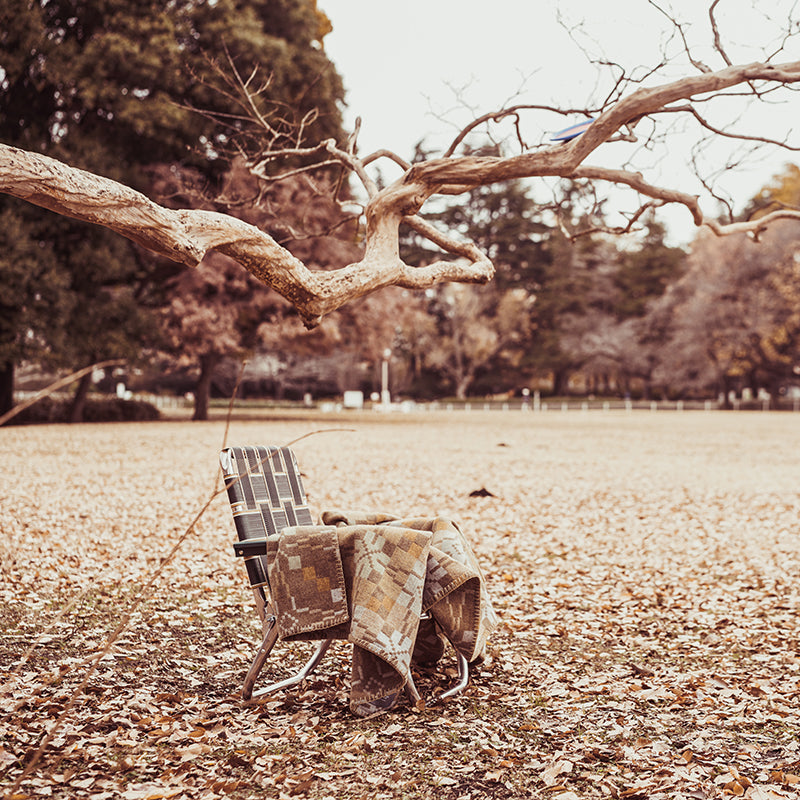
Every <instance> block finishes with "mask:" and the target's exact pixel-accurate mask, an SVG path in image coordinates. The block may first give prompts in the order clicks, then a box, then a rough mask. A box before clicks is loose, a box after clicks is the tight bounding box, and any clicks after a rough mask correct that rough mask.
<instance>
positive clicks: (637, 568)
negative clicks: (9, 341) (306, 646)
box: [0, 411, 800, 800]
mask: <svg viewBox="0 0 800 800" xmlns="http://www.w3.org/2000/svg"><path fill="white" fill-rule="evenodd" d="M332 428H336V429H338V430H330V431H328V432H324V433H319V434H317V435H314V436H311V437H309V438H305V439H302V440H301V441H299V442H297V444H295V445H294V449H295V452H296V453H297V456H298V460H299V462H300V465H301V468H302V471H303V473H304V475H305V482H306V488H307V490H308V492H309V495H310V500H311V502H312V505H313V506H314V507H315V508H316V509H320V510H321V509H330V508H347V509H353V508H358V509H369V510H386V511H393V512H398V513H401V514H404V515H406V514H420V515H424V516H432V515H438V514H445V515H451V516H453V517H455V518H456V519H458V520H460V521H461V522H462V524H463V526H464V528H465V530H466V531H467V533H468V535H469V537H470V539H471V540H472V542H473V546H474V549H475V551H476V553H477V554H478V557H479V559H480V561H481V563H482V565H483V566H484V569H485V572H486V575H487V582H488V586H489V590H490V593H491V595H492V597H493V600H494V603H495V607H496V609H497V611H498V614H499V616H500V619H501V628H500V630H499V631H498V632H497V633H496V634H495V636H494V637H493V639H492V641H491V642H490V651H489V654H488V657H487V659H486V661H485V663H484V664H483V665H482V667H481V668H480V671H479V673H478V674H476V675H475V677H474V680H473V682H472V685H471V686H470V688H469V689H468V691H467V692H466V694H465V695H463V696H462V697H460V698H457V699H455V700H453V701H451V702H449V703H448V704H446V705H433V706H431V707H429V708H428V709H427V710H425V711H422V712H419V711H412V710H411V709H410V708H409V707H408V706H405V705H404V706H401V707H400V708H398V709H397V710H395V711H393V712H391V713H389V714H388V715H386V716H382V717H377V718H373V719H368V720H363V719H357V718H355V717H353V716H352V715H351V714H350V712H349V710H348V708H347V684H346V679H347V670H346V668H344V669H342V664H343V663H346V660H347V651H346V649H345V648H344V647H342V648H340V649H339V650H337V652H336V653H335V654H334V656H335V657H333V658H331V657H329V658H328V659H327V660H326V661H325V662H324V667H323V668H322V669H321V670H320V671H319V673H318V675H317V677H315V678H314V679H313V680H311V681H310V682H309V684H308V685H307V686H306V687H303V688H302V689H300V690H299V691H295V692H293V693H289V694H282V695H276V696H275V697H273V698H271V699H270V700H268V701H265V702H263V703H261V704H258V705H254V706H244V705H242V704H241V702H240V700H239V698H238V696H237V693H238V692H239V689H240V686H241V681H242V678H243V676H244V673H245V671H246V669H247V666H248V664H249V661H250V658H251V657H252V652H253V647H254V644H255V643H256V642H257V641H258V640H259V626H258V623H257V618H256V615H255V612H254V611H253V608H252V594H251V592H250V590H249V589H248V588H247V586H246V582H245V579H244V575H243V570H242V565H241V563H240V562H238V561H236V560H235V559H234V557H233V553H232V549H231V547H230V545H231V542H232V540H233V526H232V522H231V518H230V511H229V508H228V504H227V500H226V499H225V497H224V495H220V496H218V497H217V498H216V499H215V500H214V501H213V502H212V503H211V505H210V507H209V508H208V510H207V511H206V512H205V514H204V515H203V516H202V518H201V519H200V520H199V522H198V524H197V525H196V527H195V528H194V530H193V531H192V533H191V534H190V535H189V536H187V537H186V539H185V541H184V542H183V543H182V545H181V546H180V548H179V549H178V551H177V553H176V555H175V557H174V558H173V559H172V560H171V561H169V562H168V563H166V565H164V566H163V567H162V569H161V572H160V573H159V574H157V575H156V578H155V580H154V581H153V583H152V586H151V587H150V588H145V591H144V592H142V588H143V587H145V585H146V584H147V582H148V580H149V579H150V578H151V576H153V574H154V572H155V571H156V570H158V569H159V567H160V565H162V561H163V559H164V558H165V557H166V556H167V555H168V554H169V552H170V549H171V548H172V547H173V545H174V544H175V543H176V542H177V541H178V540H179V538H180V537H181V536H182V535H183V534H184V532H185V531H186V530H187V527H188V526H189V524H190V523H191V521H192V520H193V518H194V517H195V516H196V514H197V513H198V511H199V510H200V509H201V508H202V507H203V505H204V504H205V503H206V501H207V500H208V498H209V496H210V495H211V493H212V492H213V491H214V489H215V486H217V485H218V484H217V477H216V465H217V452H218V450H219V449H220V447H221V445H222V443H223V438H224V431H225V424H224V422H223V421H212V422H209V423H188V422H162V423H152V424H151V423H146V424H128V425H116V424H109V425H97V426H93V427H92V426H74V427H70V426H44V427H29V428H23V427H19V428H6V429H3V430H0V452H2V459H0V487H2V488H0V532H1V533H2V536H0V557H1V559H2V560H1V561H0V569H1V570H2V580H1V581H0V632H1V633H0V635H1V636H2V639H1V641H0V681H2V683H3V687H2V694H0V771H2V777H1V778H0V790H2V791H3V792H5V793H7V794H9V795H11V796H14V797H18V798H23V797H52V798H62V797H70V798H95V800H106V799H107V800H114V799H115V798H123V799H124V800H138V799H139V798H153V800H155V798H161V797H176V798H184V797H185V798H208V799H209V800H210V799H211V798H221V797H231V798H248V797H290V796H294V797H309V798H353V797H376V798H433V797H435V798H437V799H438V800H456V799H457V798H464V800H466V798H475V799H476V800H477V798H484V797H497V798H505V797H508V798H523V797H547V798H561V800H574V798H576V797H577V798H602V797H616V798H681V797H692V798H713V797H725V796H744V797H750V798H783V797H797V796H798V791H799V790H800V740H799V739H798V731H800V618H798V610H799V609H800V586H799V585H798V575H800V536H798V532H799V531H798V529H799V528H800V513H799V512H800V457H798V450H799V449H800V415H796V414H772V413H764V414H761V413H758V414H746V415H744V414H732V413H724V412H702V411H698V412H683V413H666V412H665V413H658V414H651V413H648V412H641V413H633V414H624V413H616V412H610V413H592V414H580V413H575V414H555V413H553V414H546V415H545V414H536V415H534V414H522V413H519V412H512V413H502V412H495V413H483V412H475V411H473V412H471V413H453V414H447V413H444V412H441V413H434V414H431V413H428V414H424V415H419V416H416V415H401V414H396V415H381V414H352V415H350V414H340V415H335V416H331V417H330V418H327V419H320V418H315V417H313V416H305V415H302V414H293V415H287V416H286V417H285V418H283V419H278V418H273V419H269V420H268V419H264V420H248V421H236V420H234V421H233V422H232V423H231V427H230V431H229V434H228V443H229V444H245V443H275V444H284V443H287V442H289V441H291V440H293V439H295V438H297V437H300V436H302V435H303V434H307V433H310V432H312V431H317V430H321V429H332ZM342 428H348V429H350V430H341V429H342ZM481 488H485V489H487V490H488V491H489V492H490V493H491V495H493V496H485V497H470V496H469V495H470V492H472V491H473V490H477V489H481ZM137 597H138V598H139V600H138V601H137V602H138V605H135V606H134V605H133V603H134V601H136V600H137ZM120 622H122V623H126V624H125V626H124V628H123V629H122V630H120V631H119V632H118V634H117V635H116V639H115V642H114V645H113V647H112V648H111V649H110V650H109V652H108V653H107V654H106V655H105V656H104V657H103V658H102V660H100V661H99V663H98V665H97V668H96V670H95V671H94V672H93V673H91V674H88V673H87V669H89V667H90V663H91V659H92V658H93V657H94V656H96V655H98V654H99V653H101V652H102V649H103V647H104V645H105V644H106V643H107V642H108V640H109V637H110V636H111V635H112V633H114V631H115V628H117V627H118V626H119V624H120ZM34 645H35V647H33V648H32V646H34ZM31 648H32V649H31ZM281 652H285V651H283V650H282V651H281ZM276 666H277V668H278V669H282V668H285V666H286V660H285V659H282V660H281V661H280V663H278V664H277V665H276ZM443 666H444V667H447V666H449V664H445V665H443ZM87 675H88V681H86V685H85V686H84V687H83V689H82V691H81V692H80V693H77V694H76V691H75V690H76V687H78V686H79V685H80V684H81V682H82V681H83V680H84V679H85V677H86V676H87ZM448 680H449V678H448V676H447V675H446V674H439V673H436V672H434V673H430V674H426V675H421V676H420V678H419V682H418V686H419V687H420V688H421V690H422V691H423V694H426V695H427V696H429V697H430V696H431V694H433V693H434V691H435V690H437V689H438V687H439V686H440V685H443V684H444V683H446V682H447V681H448ZM71 703H72V705H70V704H71ZM48 731H54V736H53V737H52V740H51V741H49V743H47V746H46V747H44V749H42V747H41V744H42V741H43V737H44V736H45V735H46V734H47V732H48ZM36 758H38V759H39V760H38V763H37V764H36V765H35V767H34V768H33V769H30V770H29V772H28V774H26V775H25V777H24V779H23V780H22V781H20V780H19V777H20V774H21V771H22V770H23V768H24V767H25V765H26V764H29V763H30V762H31V760H32V759H36Z"/></svg>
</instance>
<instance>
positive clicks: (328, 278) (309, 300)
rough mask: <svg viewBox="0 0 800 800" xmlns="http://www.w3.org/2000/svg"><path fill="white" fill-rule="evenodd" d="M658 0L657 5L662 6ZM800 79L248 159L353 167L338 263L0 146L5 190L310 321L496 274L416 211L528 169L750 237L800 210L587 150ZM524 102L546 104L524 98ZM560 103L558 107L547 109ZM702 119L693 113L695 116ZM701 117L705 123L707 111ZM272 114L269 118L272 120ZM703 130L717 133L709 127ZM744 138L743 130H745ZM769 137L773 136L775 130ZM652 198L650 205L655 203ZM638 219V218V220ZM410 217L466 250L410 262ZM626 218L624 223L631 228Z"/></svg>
mask: <svg viewBox="0 0 800 800" xmlns="http://www.w3.org/2000/svg"><path fill="white" fill-rule="evenodd" d="M654 5H655V4H654ZM237 80H238V84H236V85H237V86H238V87H239V89H240V90H241V91H244V92H245V93H246V92H248V91H250V86H251V84H252V81H253V76H252V75H251V76H248V77H247V78H243V77H241V76H239V78H238V79H237ZM796 83H800V61H791V62H787V63H783V64H770V63H762V62H757V63H753V64H746V65H738V66H727V67H725V68H724V69H721V70H719V71H716V72H711V71H707V70H704V71H701V72H700V73H699V74H696V75H692V76H689V77H686V78H683V79H680V80H676V81H672V82H670V83H666V84H663V85H660V86H651V87H640V88H637V89H636V90H635V91H632V92H631V93H630V94H628V95H626V96H624V97H621V99H619V100H616V101H615V102H613V103H612V104H611V105H610V106H609V107H608V108H606V109H604V110H602V111H601V112H600V113H599V114H598V116H597V117H596V119H595V120H594V122H593V123H592V124H591V126H590V127H589V128H588V129H587V130H586V131H585V132H584V133H583V134H582V135H580V136H579V137H577V138H575V139H573V140H572V141H569V142H567V143H565V144H558V145H555V146H542V147H539V148H537V149H535V150H533V151H527V152H522V153H520V154H518V155H514V156H509V157H499V156H486V155H468V156H461V157H456V156H452V152H454V150H453V148H452V147H451V148H450V149H449V150H448V153H450V154H451V155H450V156H446V157H443V158H436V159H431V160H428V161H424V162H421V163H417V164H413V165H409V164H407V163H406V162H405V161H404V160H402V159H400V158H399V157H397V156H395V155H394V154H392V153H390V152H388V151H378V152H377V153H373V154H372V155H370V156H368V157H367V158H366V159H361V158H359V157H358V156H357V155H356V154H355V152H356V150H355V138H354V137H351V139H350V141H348V143H347V144H346V146H345V147H344V148H341V147H338V146H337V145H336V143H335V142H334V141H333V140H326V141H324V142H321V143H319V144H318V145H316V146H314V147H303V146H302V144H301V142H300V141H299V139H298V137H299V136H301V134H297V135H296V136H295V139H294V141H295V144H294V145H292V146H288V147H286V146H284V147H282V148H280V149H276V150H275V151H273V152H264V153H262V154H261V155H260V156H259V157H258V158H255V159H253V160H252V161H251V163H250V169H251V171H252V172H253V173H254V174H256V175H261V176H262V177H263V176H266V175H268V174H269V173H270V172H271V170H270V169H268V168H267V167H268V165H271V164H272V163H273V162H275V161H276V160H277V159H280V158H285V159H287V160H288V162H289V163H290V164H291V167H290V171H291V170H295V171H304V169H305V168H304V167H302V166H301V167H297V164H298V159H299V160H300V163H301V164H303V163H309V162H313V161H314V160H316V161H317V166H319V162H320V161H321V162H322V163H324V164H332V163H337V164H341V165H342V167H343V168H344V169H346V170H349V171H352V172H353V173H354V174H355V175H356V176H357V178H358V179H359V181H360V182H361V183H362V185H363V186H364V189H365V191H366V193H367V196H368V201H367V203H366V206H365V209H364V216H365V219H366V240H365V252H364V256H363V258H362V259H361V260H360V261H358V262H356V263H353V264H349V265H347V266H345V267H343V268H341V269H338V270H333V271H330V272H323V271H314V270H311V269H309V268H308V267H307V266H306V265H305V264H303V263H302V262H301V261H300V260H298V259H297V258H295V257H294V256H293V255H292V254H291V253H290V252H289V251H288V250H286V249H285V248H284V247H282V246H281V245H280V244H278V243H277V242H276V241H275V240H274V239H273V238H272V237H270V236H269V235H267V234H266V233H264V232H263V231H261V230H259V229H258V228H256V227H254V226H252V225H249V224H247V223H245V222H243V221H241V220H238V219H235V218H233V217H230V216H228V215H225V214H221V213H218V212H215V211H208V210H200V209H196V210H171V209H167V208H164V207H162V206H160V205H158V204H156V203H154V202H153V201H151V200H149V199H148V198H147V197H145V196H144V195H142V194H140V193H138V192H135V191H133V190H132V189H130V188H128V187H126V186H122V185H120V184H118V183H115V182H114V181H111V180H108V179H105V178H101V177H99V176H97V175H93V174H91V173H88V172H84V171H82V170H78V169H73V168H71V167H69V166H67V165H65V164H63V163H60V162H58V161H55V160H53V159H51V158H47V157H45V156H41V155H37V154H34V153H29V152H26V151H23V150H18V149H16V148H13V147H9V146H6V145H2V144H0V191H2V192H5V193H7V194H10V195H13V196H15V197H19V198H22V199H24V200H27V201H29V202H31V203H34V204H36V205H40V206H43V207H45V208H48V209H51V210H53V211H56V212H57V213H60V214H64V215H66V216H70V217H74V218H76V219H81V220H85V221H88V222H93V223H96V224H99V225H103V226H106V227H108V228H110V229H111V230H114V231H116V232H117V233H120V234H121V235H123V236H126V237H128V238H129V239H131V240H133V241H134V242H137V243H138V244H140V245H142V246H143V247H146V248H148V249H150V250H152V251H154V252H156V253H159V254H161V255H163V256H166V257H168V258H170V259H173V260H175V261H178V262H180V263H184V264H188V265H196V264H198V263H199V262H200V261H201V260H202V258H203V257H204V255H205V254H206V253H207V252H209V251H210V250H217V251H219V252H221V253H223V254H225V255H228V256H230V257H231V258H233V259H234V260H236V261H238V262H239V263H240V264H241V265H242V266H243V267H244V268H245V269H247V270H249V271H250V272H251V273H252V274H253V275H255V276H256V277H257V278H258V279H259V280H261V281H262V282H264V283H265V284H267V285H269V286H271V287H272V288H274V289H275V290H276V291H277V292H279V293H280V294H282V295H283V296H284V297H286V298H287V299H288V300H289V301H290V302H291V303H292V304H293V305H294V306H295V307H296V308H297V309H298V310H299V312H300V314H301V316H302V317H303V319H304V320H305V322H306V323H307V324H308V325H313V324H316V323H317V322H318V321H319V320H320V319H321V318H322V316H324V315H325V314H327V313H329V312H331V311H333V310H334V309H336V308H339V307H340V306H342V305H343V304H344V303H346V302H348V301H349V300H351V299H354V298H357V297H360V296H363V295H365V294H367V293H369V292H372V291H374V290H376V289H378V288H380V287H383V286H387V285H399V286H405V287H410V288H415V289H420V288H426V287H429V286H433V285H435V284H436V283H438V282H441V281H463V282H470V283H483V282H486V281H488V280H489V279H490V278H491V277H492V274H493V268H492V265H491V262H490V261H489V259H488V258H487V257H486V256H485V255H484V254H482V253H481V252H480V251H479V250H478V248H477V247H475V245H473V244H471V243H462V242H458V241H456V240H453V239H451V238H449V237H447V236H446V235H444V234H442V233H441V232H439V231H438V230H436V229H435V228H434V227H433V226H430V225H429V224H428V223H425V222H424V221H423V220H421V219H419V218H418V217H417V214H418V212H419V211H420V210H421V209H422V207H423V206H424V204H425V203H426V202H427V201H428V200H429V199H430V198H431V197H433V196H435V195H442V194H456V193H461V192H465V191H468V190H470V189H472V188H475V187H477V186H485V185H490V184H493V183H498V182H503V181H509V180H515V179H521V178H531V177H537V176H540V177H547V176H550V177H562V178H567V179H581V178H584V179H587V180H600V181H609V182H611V183H615V184H617V185H624V186H628V187H629V188H631V189H633V190H634V191H636V192H638V193H639V194H641V195H644V196H645V197H648V198H650V200H651V201H654V202H656V203H659V204H663V203H678V204H681V205H683V206H685V207H686V208H687V209H688V210H689V212H690V213H691V215H692V218H693V220H694V222H695V224H696V225H706V226H708V227H709V228H711V229H712V230H713V231H714V232H715V233H717V234H719V235H723V234H727V233H733V232H737V231H748V232H750V233H751V234H752V235H754V236H756V237H757V236H758V234H759V233H760V232H761V231H762V230H763V229H764V228H765V227H766V226H767V225H768V224H769V223H770V222H771V221H773V220H775V219H780V218H787V217H789V218H793V219H798V218H800V212H798V211H796V210H792V209H780V210H777V211H774V212H773V213H771V214H768V215H766V216H764V217H762V218H759V219H757V220H752V221H748V222H742V223H734V224H729V225H723V224H720V223H718V222H717V221H715V220H710V219H707V218H706V217H705V216H704V214H703V212H702V211H701V209H700V205H699V200H698V198H697V197H696V196H694V195H689V194H688V193H685V192H681V191H678V190H674V189H669V188H665V187H659V186H654V185H652V184H651V183H649V182H648V181H647V180H646V179H645V178H644V177H643V176H642V175H641V174H640V173H637V172H633V171H627V170H624V169H607V168H602V167H592V166H584V162H585V161H586V159H587V158H588V157H589V156H590V155H592V154H593V153H594V152H595V151H596V150H597V149H598V148H600V147H601V146H602V145H603V144H606V143H608V142H612V141H619V140H620V139H628V140H630V139H631V138H632V137H630V136H629V135H628V134H625V133H623V132H622V131H623V130H629V129H631V128H632V127H633V126H634V125H635V124H636V123H637V122H638V121H639V120H641V119H642V118H644V117H648V116H650V115H654V114H657V113H659V112H662V111H665V110H667V109H669V110H672V109H673V107H674V106H676V104H679V103H684V104H686V103H688V104H689V106H690V107H691V103H692V102H695V101H698V100H703V99H704V98H708V97H709V96H714V95H716V94H719V93H723V92H725V90H727V89H732V88H735V87H742V86H750V85H753V86H756V85H757V86H758V88H757V89H752V90H751V91H750V92H749V94H750V95H751V96H752V95H753V93H755V94H756V95H757V94H758V92H759V91H762V90H764V89H769V88H770V87H772V86H778V85H784V86H791V85H793V84H796ZM523 108H526V107H525V106H512V107H510V108H508V109H505V110H504V111H501V112H494V114H491V115H485V116H484V117H483V118H481V119H479V120H476V122H475V123H471V124H470V125H469V126H467V127H466V128H465V129H464V131H462V133H461V134H459V137H457V140H456V145H457V143H458V142H460V141H463V135H462V134H465V132H468V131H469V130H473V129H474V127H475V126H476V125H477V124H480V123H481V120H483V121H486V120H489V119H500V118H512V117H515V115H517V114H518V113H519V111H521V110H522V109H523ZM527 108H538V109H542V108H546V107H543V106H527ZM550 110H553V109H550ZM695 117H696V118H697V115H695ZM699 121H702V117H700V119H699ZM264 124H266V125H267V126H269V125H270V124H271V123H270V121H269V120H265V121H264ZM705 127H706V129H707V130H710V131H711V132H714V133H719V131H716V130H715V129H714V127H713V126H705ZM739 138H742V137H739ZM764 141H765V142H767V141H769V140H767V139H765V140H764ZM378 158H390V159H391V160H392V161H393V162H394V163H396V164H397V165H398V166H400V167H401V169H403V175H402V176H401V177H400V178H399V179H398V180H396V181H395V182H394V183H392V184H390V185H389V186H387V187H386V188H383V189H379V187H378V185H377V183H376V182H375V180H373V178H372V177H371V176H370V175H369V173H368V172H367V164H369V163H373V162H374V161H375V160H377V159H378ZM651 205H652V203H651ZM635 219H636V217H634V221H635ZM404 222H406V223H408V224H409V225H411V227H412V228H414V229H415V230H416V231H418V232H419V233H421V234H422V235H423V236H425V237H427V238H428V239H430V240H431V241H432V242H434V243H435V244H437V245H438V246H440V247H442V248H443V249H444V250H446V251H447V252H451V253H456V254H458V255H461V256H462V257H463V259H461V260H457V261H453V262H450V261H441V262H436V263H434V264H428V265H426V266H423V267H414V266H411V265H408V264H405V263H404V262H403V261H402V260H401V258H400V257H399V229H400V225H401V224H403V223H404ZM628 227H629V226H626V227H623V228H622V230H626V229H628Z"/></svg>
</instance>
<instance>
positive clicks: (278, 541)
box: [267, 511, 497, 716]
mask: <svg viewBox="0 0 800 800" xmlns="http://www.w3.org/2000/svg"><path fill="white" fill-rule="evenodd" d="M322 521H323V523H324V524H323V525H313V526H301V527H294V528H287V529H285V530H284V531H283V532H282V534H281V536H280V537H275V538H274V539H270V540H269V542H268V552H267V560H268V564H269V582H270V594H271V598H272V605H273V607H274V610H275V615H276V618H277V624H278V630H279V632H280V635H281V638H282V639H285V640H298V639H327V638H334V639H347V640H349V641H350V642H352V643H353V662H352V685H351V692H350V708H351V710H352V711H353V713H354V714H357V715H358V716H371V715H373V714H378V713H382V712H384V711H388V710H389V709H390V708H392V707H393V706H394V705H395V704H396V702H397V700H398V698H399V695H400V693H401V692H402V690H403V687H404V686H405V684H406V683H407V681H408V678H409V675H410V670H411V664H412V662H431V661H436V660H437V659H438V658H439V657H440V656H441V655H442V653H443V651H444V642H443V638H442V637H446V638H447V639H449V640H450V642H451V643H452V645H453V647H454V648H455V649H456V650H457V651H458V652H459V653H461V654H462V655H463V656H464V657H465V658H466V659H467V661H470V662H471V661H475V660H476V659H478V658H480V656H481V655H482V653H483V650H484V647H485V645H486V640H487V637H488V636H489V634H490V633H491V632H492V630H494V628H495V627H496V625H497V618H496V616H495V614H494V611H493V609H492V605H491V602H490V600H489V597H488V595H487V593H486V588H485V585H484V580H483V575H482V573H481V570H480V567H479V566H478V562H477V560H476V558H475V555H474V553H473V552H472V549H471V547H470V546H469V543H468V542H467V540H466V539H465V537H464V535H463V534H462V532H461V530H460V528H459V527H458V525H457V524H456V523H455V522H454V521H453V520H450V519H446V518H442V517H437V518H434V519H423V518H419V519H416V518H415V519H400V518H398V517H394V516H391V515H387V514H373V513H347V512H340V511H331V512H325V513H324V514H323V517H322ZM423 612H428V615H429V617H430V619H428V620H423V621H422V624H421V622H420V615H421V614H422V613H423Z"/></svg>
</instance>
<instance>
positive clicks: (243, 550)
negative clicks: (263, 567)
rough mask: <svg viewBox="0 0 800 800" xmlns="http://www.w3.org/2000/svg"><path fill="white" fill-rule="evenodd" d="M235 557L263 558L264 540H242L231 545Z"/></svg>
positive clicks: (265, 542) (264, 551)
mask: <svg viewBox="0 0 800 800" xmlns="http://www.w3.org/2000/svg"><path fill="white" fill-rule="evenodd" d="M233 552H234V553H236V555H237V556H245V557H247V556H265V555H266V554H267V540H266V539H242V540H241V541H240V542H236V543H235V544H234V545H233Z"/></svg>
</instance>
